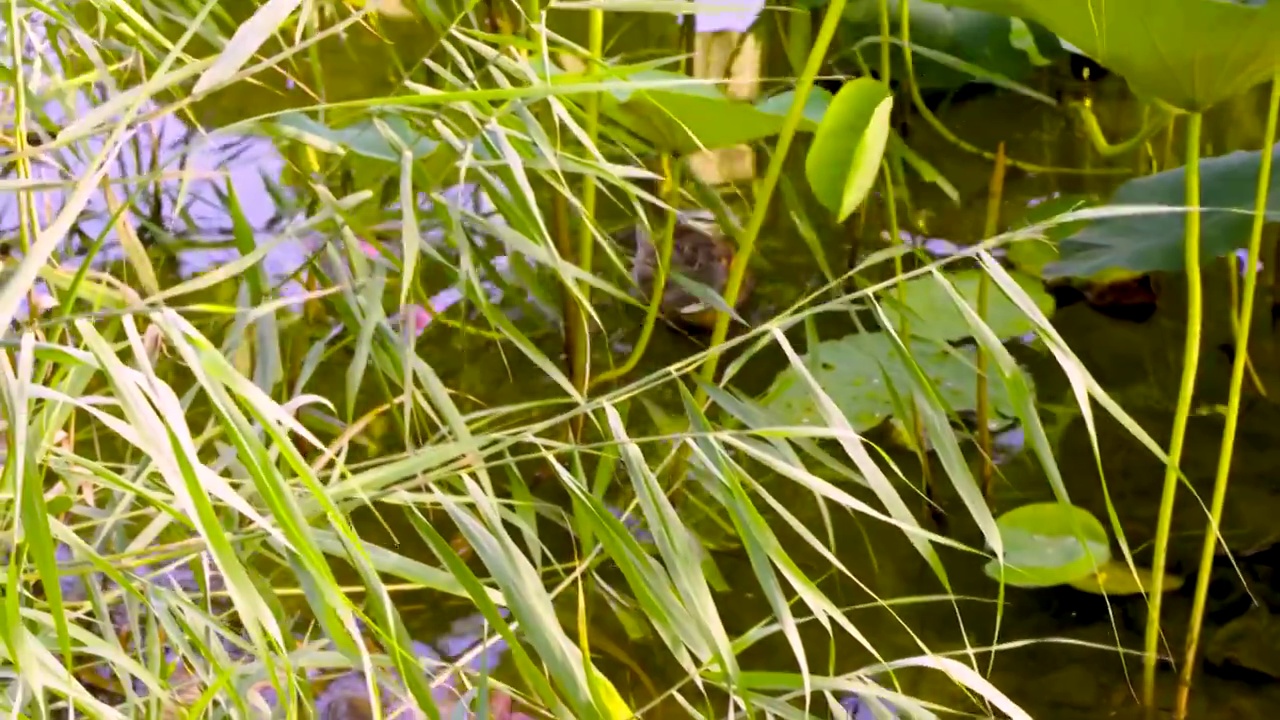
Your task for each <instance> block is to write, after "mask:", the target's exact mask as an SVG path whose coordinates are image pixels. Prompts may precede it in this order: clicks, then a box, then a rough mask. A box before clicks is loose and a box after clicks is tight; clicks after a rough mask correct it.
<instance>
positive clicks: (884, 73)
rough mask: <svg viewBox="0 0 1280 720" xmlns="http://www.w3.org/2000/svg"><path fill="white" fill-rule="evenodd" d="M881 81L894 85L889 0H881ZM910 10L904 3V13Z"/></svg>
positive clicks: (904, 14) (887, 84) (890, 85)
mask: <svg viewBox="0 0 1280 720" xmlns="http://www.w3.org/2000/svg"><path fill="white" fill-rule="evenodd" d="M879 5H880V8H879V10H880V82H882V83H884V86H885V87H892V82H891V80H892V79H893V66H892V65H890V63H889V60H890V59H889V48H890V45H891V43H892V42H893V36H892V35H890V34H889V0H880V2H879ZM909 12H910V10H908V9H907V4H906V3H905V2H904V3H903V4H902V14H903V17H906V16H907V14H908V13H909Z"/></svg>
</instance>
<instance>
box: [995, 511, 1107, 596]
mask: <svg viewBox="0 0 1280 720" xmlns="http://www.w3.org/2000/svg"><path fill="white" fill-rule="evenodd" d="M996 527H997V528H998V529H999V530H1000V539H1001V540H1002V541H1003V542H1004V561H1005V566H1004V581H1005V582H1006V583H1007V584H1009V585H1015V586H1017V587H1051V586H1053V585H1065V584H1068V583H1075V582H1077V581H1081V580H1084V579H1086V578H1088V577H1090V576H1093V575H1095V572H1094V570H1095V568H1102V567H1105V566H1106V563H1108V562H1110V560H1111V544H1110V541H1109V539H1108V537H1107V531H1106V528H1104V527H1103V526H1102V523H1101V522H1099V521H1098V518H1096V517H1094V516H1093V514H1092V513H1090V512H1089V511H1088V510H1085V509H1084V508H1079V507H1076V506H1075V505H1071V504H1068V503H1061V502H1047V503H1032V504H1030V505H1023V506H1022V507H1020V508H1016V509H1013V510H1010V511H1009V512H1007V513H1005V514H1003V515H1001V516H1000V517H999V518H998V519H997V520H996ZM983 570H984V571H985V572H986V573H987V575H988V576H990V577H992V578H994V579H996V580H999V579H1000V570H1001V568H1000V562H999V560H995V559H993V560H992V561H991V562H989V563H987V565H986V567H984V568H983ZM1126 572H1127V570H1126Z"/></svg>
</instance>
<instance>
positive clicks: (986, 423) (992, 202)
mask: <svg viewBox="0 0 1280 720" xmlns="http://www.w3.org/2000/svg"><path fill="white" fill-rule="evenodd" d="M1003 200H1004V143H1000V146H999V147H998V148H997V149H996V166H995V168H994V169H992V171H991V183H990V185H989V186H988V189H987V219H986V224H985V226H984V227H983V229H982V238H983V239H984V240H986V239H988V238H993V237H995V236H996V233H998V232H999V231H1000V204H1001V203H1002V201H1003ZM990 285H991V281H990V279H989V278H988V277H987V274H986V273H985V272H984V273H982V275H981V276H980V277H979V278H978V308H977V310H978V318H979V319H981V320H982V321H983V322H986V317H987V310H988V307H989V306H990V303H991V300H990V295H991V287H990ZM975 360H976V364H977V369H978V398H977V399H978V448H979V450H981V453H980V454H981V455H982V488H983V492H984V493H985V495H986V497H987V502H990V501H991V495H992V492H993V491H994V490H995V481H996V466H995V461H994V460H992V456H991V399H990V397H989V396H988V394H987V353H986V351H985V350H984V349H983V348H982V343H978V347H977V351H976V357H975Z"/></svg>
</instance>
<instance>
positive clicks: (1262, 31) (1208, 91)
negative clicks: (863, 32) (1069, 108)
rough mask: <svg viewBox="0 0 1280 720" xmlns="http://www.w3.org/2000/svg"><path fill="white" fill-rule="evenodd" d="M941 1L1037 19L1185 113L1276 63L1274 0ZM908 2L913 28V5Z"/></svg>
mask: <svg viewBox="0 0 1280 720" xmlns="http://www.w3.org/2000/svg"><path fill="white" fill-rule="evenodd" d="M948 4H950V5H957V6H961V7H966V8H972V9H975V10H986V11H989V12H994V13H999V14H1001V15H1007V16H1010V17H1020V18H1023V19H1025V20H1031V21H1034V22H1037V23H1040V24H1041V25H1043V26H1044V27H1046V28H1048V29H1049V30H1050V31H1052V32H1054V33H1055V34H1057V35H1058V36H1059V37H1060V38H1062V39H1063V40H1065V41H1066V42H1069V43H1071V44H1072V45H1073V46H1075V47H1076V48H1078V49H1079V50H1080V52H1082V53H1083V54H1085V55H1088V56H1089V57H1091V58H1093V59H1094V60H1095V61H1097V62H1098V63H1099V64H1101V65H1102V66H1103V67H1106V68H1109V69H1111V70H1113V71H1115V72H1117V73H1119V74H1121V75H1123V76H1124V78H1125V79H1126V80H1128V82H1129V85H1130V86H1132V87H1133V89H1134V91H1135V92H1137V93H1138V94H1140V95H1145V96H1148V97H1153V98H1156V99H1158V100H1161V101H1163V102H1166V103H1168V104H1170V105H1173V106H1174V107H1178V108H1181V109H1183V110H1187V111H1202V110H1205V109H1207V108H1209V107H1212V106H1213V105H1216V104H1217V103H1219V102H1221V101H1222V100H1225V99H1227V98H1230V97H1234V96H1236V95H1239V94H1240V93H1243V92H1245V91H1246V90H1249V89H1250V88H1252V87H1254V86H1256V85H1258V84H1260V83H1262V82H1263V81H1265V80H1268V79H1270V78H1271V75H1272V74H1273V73H1274V72H1275V70H1276V68H1277V67H1280V3H1277V2H1268V3H1240V2H1223V1H1222V0H1108V2H1098V1H1097V0H1054V2H1046V1H1045V0H951V1H950V2H949V3H948ZM911 7H912V26H913V27H914V25H915V22H914V21H915V12H914V11H915V4H914V3H913V4H912V6H911ZM913 39H914V38H913ZM1206 187H1207V186H1206ZM1206 237H1207V235H1206Z"/></svg>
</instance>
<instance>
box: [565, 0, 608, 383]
mask: <svg viewBox="0 0 1280 720" xmlns="http://www.w3.org/2000/svg"><path fill="white" fill-rule="evenodd" d="M589 20H590V28H589V34H588V38H587V51H588V52H589V53H590V54H591V62H592V63H593V67H592V70H593V71H598V70H599V69H600V67H601V56H602V54H603V52H604V11H603V10H601V9H600V8H594V9H592V10H591V11H590V13H589ZM584 109H585V111H586V122H585V124H584V129H585V131H586V133H587V140H588V142H590V143H591V145H592V146H595V144H596V142H597V140H599V138H600V95H599V93H591V94H590V95H588V96H587V97H586V100H585V102H584ZM595 216H596V179H595V176H593V175H586V176H584V177H583V179H582V216H581V218H580V222H579V224H578V248H577V250H578V252H577V264H578V267H579V268H581V269H582V270H585V271H587V272H591V268H592V266H593V262H592V261H593V256H594V250H595V243H596V241H595V232H594V230H593V229H592V227H591V223H592V219H593V218H594V217H595ZM578 292H580V293H581V294H582V300H581V302H582V303H583V304H589V303H590V301H591V287H590V286H588V285H585V284H583V285H582V286H581V287H579V288H578ZM575 306H576V304H575ZM574 314H575V316H576V317H575V318H573V319H572V322H570V323H569V324H568V326H567V330H568V332H569V334H570V336H571V337H572V338H573V339H572V340H571V341H570V346H571V347H572V349H573V356H572V358H571V360H570V362H571V363H572V365H571V370H570V372H571V375H570V377H571V378H572V381H573V384H574V387H575V388H576V389H577V390H578V392H579V393H585V392H586V390H587V387H588V385H589V384H590V367H589V366H590V356H591V349H590V348H591V345H590V338H589V333H588V332H587V315H586V313H585V312H583V311H582V308H581V307H578V308H577V309H576V312H575V313H574Z"/></svg>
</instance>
